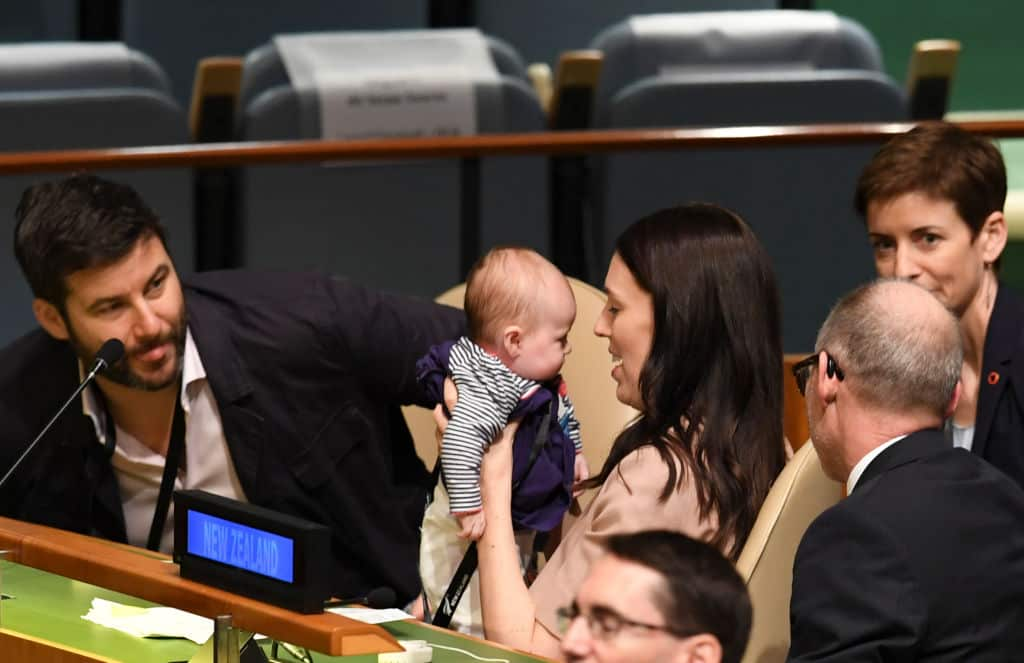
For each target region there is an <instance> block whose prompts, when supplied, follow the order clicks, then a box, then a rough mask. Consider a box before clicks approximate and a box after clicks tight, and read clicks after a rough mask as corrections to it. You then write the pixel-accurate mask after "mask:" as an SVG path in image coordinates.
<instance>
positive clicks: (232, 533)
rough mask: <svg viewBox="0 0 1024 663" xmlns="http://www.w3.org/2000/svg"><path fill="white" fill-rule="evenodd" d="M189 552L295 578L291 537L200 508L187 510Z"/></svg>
mask: <svg viewBox="0 0 1024 663" xmlns="http://www.w3.org/2000/svg"><path fill="white" fill-rule="evenodd" d="M188 552H190V553H192V554H193V555H199V556H200V557H205V558H206V559H210V560H213V561H215V562H220V563H222V564H227V565H228V566H233V567H235V568H237V569H245V570H246V571H252V572H253V573H259V574H260V575H264V576H268V577H270V578H274V579H275V580H280V581H282V582H288V583H290V582H294V580H295V567H294V558H295V548H294V543H293V542H292V540H291V539H286V538H285V537H283V536H278V535H277V534H272V533H270V532H265V531H263V530H259V529H256V528H255V527H247V526H245V525H240V524H238V523H233V522H231V521H228V520H224V519H223V518H218V517H216V516H211V515H209V514H206V513H202V512H201V511H192V510H190V511H189V512H188Z"/></svg>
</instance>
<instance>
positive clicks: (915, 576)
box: [789, 430, 1024, 663]
mask: <svg viewBox="0 0 1024 663" xmlns="http://www.w3.org/2000/svg"><path fill="white" fill-rule="evenodd" d="M791 601H792V602H791V604H790V625H791V629H792V638H791V645H790V651H789V660H790V661H845V662H851V661H852V662H857V661H874V662H880V661H972V662H987V661H991V662H993V663H994V662H996V661H998V662H1000V663H1005V662H1006V661H1016V660H1022V659H1024V492H1022V491H1021V490H1020V488H1019V487H1017V486H1016V485H1015V484H1014V483H1013V482H1012V481H1010V480H1009V479H1008V478H1006V476H1004V475H1003V474H1001V473H1000V472H998V471H996V470H995V469H993V468H992V467H991V466H990V465H988V464H987V463H985V462H984V461H982V460H980V459H979V458H978V457H977V456H975V455H973V454H970V453H968V452H967V451H964V450H962V449H953V448H951V447H950V446H949V443H948V442H947V441H946V440H945V438H944V436H943V434H942V432H941V431H938V430H929V431H921V432H918V433H914V434H912V435H910V436H909V437H907V438H906V439H904V440H902V441H900V442H897V443H896V444H895V445H893V446H891V447H889V448H888V449H886V450H885V451H883V452H882V453H881V454H880V455H879V456H878V457H877V458H875V459H874V460H873V461H872V462H871V464H870V465H869V466H868V467H867V470H866V471H865V472H864V475H863V476H862V477H861V478H860V481H859V482H858V483H857V485H856V486H855V487H854V490H853V493H852V494H851V495H850V496H849V497H848V498H846V499H845V500H843V501H842V502H840V503H839V504H837V505H836V506H834V507H832V508H830V509H828V510H827V511H825V512H824V513H822V514H821V515H820V516H819V517H818V518H817V519H816V520H815V521H814V522H813V523H812V524H811V526H810V527H809V528H808V530H807V532H806V534H804V537H803V540H802V541H801V542H800V547H799V549H798V551H797V555H796V562H795V564H794V566H793V595H792V600H791Z"/></svg>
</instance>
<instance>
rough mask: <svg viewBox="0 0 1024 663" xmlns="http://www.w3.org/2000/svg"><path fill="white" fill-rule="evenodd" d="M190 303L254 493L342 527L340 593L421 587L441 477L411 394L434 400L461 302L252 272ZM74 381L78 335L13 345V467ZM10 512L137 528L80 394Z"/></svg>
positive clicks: (12, 489) (5, 457) (199, 287)
mask: <svg viewBox="0 0 1024 663" xmlns="http://www.w3.org/2000/svg"><path fill="white" fill-rule="evenodd" d="M185 301H186V307H187V312H188V324H189V328H190V329H191V331H192V336H193V338H194V340H195V342H196V345H197V347H198V349H199V353H200V356H201V358H202V361H203V365H204V367H205V368H206V372H207V377H208V379H209V382H210V386H211V388H212V390H213V393H214V396H215V397H216V401H217V406H218V408H219V410H220V415H221V419H222V423H223V428H224V433H225V436H226V438H227V442H228V447H229V449H230V452H231V457H232V460H233V461H234V465H235V468H236V470H237V472H238V477H239V479H240V481H241V484H242V487H243V488H244V490H245V494H246V497H247V498H248V499H249V501H250V502H252V503H253V504H258V505H260V506H264V507H268V508H270V509H275V510H278V511H281V512H284V513H288V514H292V515H295V516H299V517H302V518H306V519H309V520H313V521H316V522H320V523H325V524H327V525H329V526H330V527H331V529H332V534H333V536H332V549H333V557H334V562H335V563H334V565H333V586H332V588H331V589H332V590H333V591H334V593H335V594H336V595H340V596H356V595H360V594H363V593H365V592H366V591H367V590H369V589H373V588H375V587H379V586H388V587H391V588H393V589H394V590H395V592H396V593H397V594H398V596H399V597H400V598H403V599H407V598H411V597H412V596H413V595H414V594H415V593H416V592H417V591H418V588H419V579H418V574H417V569H416V562H417V555H418V544H419V531H418V528H419V525H420V520H421V518H422V515H423V504H424V500H425V495H426V491H427V488H428V487H429V476H428V473H427V472H426V469H425V468H424V467H423V463H422V462H421V461H420V460H419V458H418V457H417V456H416V453H415V449H414V447H413V444H412V440H411V437H410V436H409V431H408V429H407V428H406V426H405V423H404V420H403V419H402V416H401V412H400V411H399V408H398V406H399V404H408V403H414V402H417V401H419V400H420V399H421V396H420V395H419V390H418V387H417V384H416V380H415V365H416V359H417V358H419V357H420V356H421V355H422V354H424V353H426V351H427V349H428V348H429V347H430V346H431V345H432V344H434V343H437V342H439V341H441V340H443V339H448V338H454V337H457V336H458V335H459V334H461V333H463V327H464V317H463V314H462V312H461V311H458V310H456V309H451V308H447V307H441V306H438V305H435V304H433V303H431V302H427V301H422V300H415V299H410V298H402V297H397V296H390V295H383V294H379V293H376V292H372V291H369V290H365V289H363V288H360V287H357V286H355V285H353V284H352V283H350V282H348V281H345V280H340V279H331V278H328V277H323V276H317V275H283V274H280V275H270V274H267V275H257V274H252V273H245V272H220V273H208V274H201V275H197V276H195V277H193V278H191V279H190V280H189V283H188V284H187V285H186V286H185ZM77 382H78V367H77V362H76V361H75V357H74V355H73V354H72V352H71V349H70V348H69V346H68V345H67V344H66V343H61V342H58V341H55V340H53V339H52V338H50V337H49V336H47V335H46V334H45V333H43V332H42V331H35V332H32V333H30V334H28V335H26V336H24V337H22V338H20V339H19V340H17V341H15V342H14V343H13V344H11V345H10V346H8V347H7V348H5V349H4V350H3V351H0V422H3V428H2V430H0V469H6V468H7V467H9V466H10V465H11V464H12V463H13V462H14V459H15V458H16V457H17V455H18V454H20V452H21V450H22V449H24V448H25V446H26V445H27V444H28V442H29V441H30V440H31V439H32V438H33V437H34V436H35V434H36V433H37V432H38V431H39V430H41V429H42V427H43V425H44V424H45V423H46V421H47V420H48V418H49V417H50V416H51V415H52V414H53V413H54V412H56V410H57V408H58V407H59V406H60V404H61V403H62V402H63V400H64V399H66V398H67V397H68V396H69V395H70V394H71V392H72V391H73V390H74V387H75V385H76V384H77ZM0 513H2V514H3V515H5V516H10V517H14V518H19V519H23V520H29V521H32V522H37V523H42V524H45V525H52V526H54V527H59V528H62V529H67V530H73V531H77V532H83V533H87V534H93V535H96V536H101V537H105V538H109V539H114V540H118V541H123V540H125V525H124V514H123V511H122V508H121V501H120V498H119V495H118V487H117V481H116V477H115V475H114V473H113V470H112V468H111V465H110V462H109V457H108V456H107V454H106V453H105V452H104V451H103V448H102V447H101V446H100V444H99V443H98V442H97V440H96V436H95V431H94V428H93V426H92V423H91V420H90V419H89V418H88V417H86V416H85V415H83V414H82V411H81V406H80V405H79V404H78V403H76V404H74V405H72V406H71V408H70V409H69V411H68V412H66V413H65V416H64V417H62V418H61V419H60V420H59V421H58V422H57V424H56V425H55V426H54V428H53V429H52V430H51V431H50V433H48V434H47V436H46V438H45V439H43V440H42V442H41V444H40V446H39V447H38V448H37V449H36V450H35V451H34V452H33V453H32V455H31V456H29V458H28V460H27V461H26V463H25V464H24V465H23V466H22V467H20V468H19V469H18V472H17V473H16V474H15V475H14V476H13V477H12V482H11V484H10V485H9V486H7V487H5V488H4V489H3V491H2V492H0Z"/></svg>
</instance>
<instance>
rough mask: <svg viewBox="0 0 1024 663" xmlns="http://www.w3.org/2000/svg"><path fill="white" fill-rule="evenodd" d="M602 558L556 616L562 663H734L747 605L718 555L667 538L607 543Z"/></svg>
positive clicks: (642, 535)
mask: <svg viewBox="0 0 1024 663" xmlns="http://www.w3.org/2000/svg"><path fill="white" fill-rule="evenodd" d="M607 550H608V552H607V554H606V555H605V556H604V557H602V558H600V559H598V560H597V561H596V562H595V563H594V565H593V566H592V567H591V568H590V573H589V574H588V575H587V577H586V579H585V580H584V581H583V584H582V585H581V586H580V590H579V593H578V595H577V596H576V600H575V601H574V602H573V603H572V605H570V606H568V607H566V608H563V609H562V610H560V611H559V613H558V616H559V620H560V626H561V628H562V632H563V634H564V635H563V636H562V652H563V654H564V655H565V658H566V660H567V661H571V662H584V661H585V662H589V663H620V662H621V663H647V662H650V663H655V662H657V663H719V662H722V661H724V662H725V663H739V660H740V658H741V657H742V656H743V650H744V649H745V648H746V645H747V638H748V637H749V635H750V619H751V608H750V599H749V597H748V596H747V588H746V585H744V583H743V580H742V579H741V578H740V577H739V574H737V573H736V570H735V569H734V568H733V566H732V564H730V563H729V561H728V560H726V559H725V558H724V557H722V555H721V553H719V552H718V551H717V550H715V549H714V548H713V547H711V546H709V545H707V544H706V543H702V542H700V541H695V540H694V539H691V538H689V537H686V536H684V535H682V534H678V533H676V532H667V531H645V532H638V533H636V534H622V535H619V536H614V537H611V538H610V539H609V540H608V542H607Z"/></svg>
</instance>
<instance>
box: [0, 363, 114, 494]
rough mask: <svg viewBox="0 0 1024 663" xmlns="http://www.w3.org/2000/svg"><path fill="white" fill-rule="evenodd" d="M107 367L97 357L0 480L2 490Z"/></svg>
mask: <svg viewBox="0 0 1024 663" xmlns="http://www.w3.org/2000/svg"><path fill="white" fill-rule="evenodd" d="M106 367H107V362H106V361H105V360H103V359H101V358H99V357H97V358H96V362H95V363H94V364H93V366H92V370H91V371H89V374H88V375H86V376H85V379H84V380H82V383H81V384H80V385H78V389H75V392H74V393H73V394H71V398H69V399H67V400H66V401H65V402H64V405H62V406H61V407H60V409H59V410H57V414H55V415H53V417H52V418H51V419H50V421H48V422H47V424H46V425H45V426H43V430H41V431H40V432H39V435H36V439H34V440H32V444H30V445H28V447H26V448H25V451H23V452H21V456H19V457H18V460H16V461H14V465H11V469H9V470H7V473H6V474H4V478H2V479H0V488H3V486H4V484H5V483H7V480H8V479H10V478H11V475H12V474H14V471H15V470H16V469H18V466H19V465H21V463H22V461H23V460H25V458H26V457H27V456H28V455H29V454H30V453H32V450H33V449H35V447H36V445H37V444H39V440H41V439H43V436H44V435H46V433H47V432H49V430H50V428H51V427H52V426H53V424H54V422H56V421H57V419H59V418H60V415H62V414H64V410H66V409H68V406H69V405H71V403H73V402H74V400H75V399H76V398H78V395H79V394H81V393H82V390H84V389H85V388H86V387H88V386H89V383H91V382H92V381H93V379H94V378H95V377H96V376H97V375H98V374H99V372H100V371H102V370H103V369H105V368H106Z"/></svg>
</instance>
